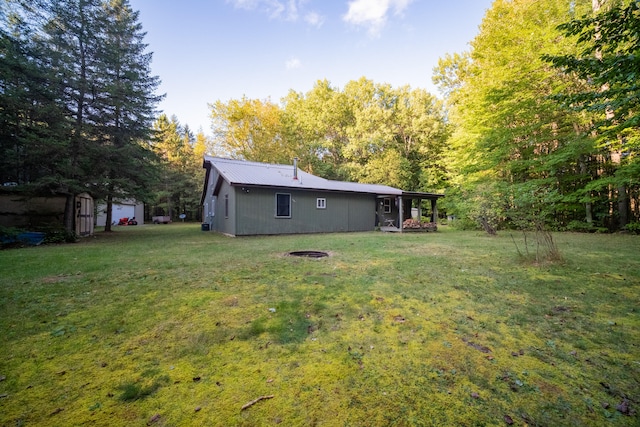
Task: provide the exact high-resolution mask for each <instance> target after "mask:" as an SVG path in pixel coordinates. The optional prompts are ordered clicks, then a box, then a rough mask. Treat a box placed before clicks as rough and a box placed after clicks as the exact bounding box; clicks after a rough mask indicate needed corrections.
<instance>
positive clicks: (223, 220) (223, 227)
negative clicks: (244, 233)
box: [213, 182, 236, 235]
mask: <svg viewBox="0 0 640 427" xmlns="http://www.w3.org/2000/svg"><path fill="white" fill-rule="evenodd" d="M225 196H228V197H229V212H228V213H229V214H228V215H225ZM235 200H236V189H235V188H234V187H232V186H230V185H229V184H228V183H227V182H223V183H222V186H221V187H220V192H219V193H218V197H217V200H216V207H215V212H216V215H215V217H214V220H213V230H215V231H219V232H220V233H225V234H231V235H235V234H236V232H235V230H236V203H235Z"/></svg>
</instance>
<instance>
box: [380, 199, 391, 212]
mask: <svg viewBox="0 0 640 427" xmlns="http://www.w3.org/2000/svg"><path fill="white" fill-rule="evenodd" d="M382 206H383V207H384V213H391V199H390V198H388V197H387V198H386V199H384V200H383V201H382Z"/></svg>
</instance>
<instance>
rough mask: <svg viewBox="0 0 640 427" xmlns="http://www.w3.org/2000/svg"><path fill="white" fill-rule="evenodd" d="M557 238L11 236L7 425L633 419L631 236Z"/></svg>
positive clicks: (4, 362)
mask: <svg viewBox="0 0 640 427" xmlns="http://www.w3.org/2000/svg"><path fill="white" fill-rule="evenodd" d="M554 238H555V240H556V242H557V244H558V248H559V250H560V252H561V255H562V257H563V262H562V263H555V264H547V265H535V264H533V263H531V262H527V261H525V260H522V259H521V258H519V257H518V255H517V250H516V248H515V245H514V243H513V241H512V240H511V237H510V236H509V235H508V234H507V233H503V234H501V235H499V236H497V237H489V236H485V235H483V234H480V233H475V232H457V231H452V230H447V228H446V227H442V231H440V232H438V233H426V234H410V233H406V234H385V233H375V232H372V233H353V234H327V235H300V236H273V237H255V238H227V237H223V236H219V235H216V234H213V233H204V232H201V231H200V226H199V224H197V225H194V224H173V225H164V226H163V225H156V226H152V225H148V226H143V227H127V228H124V227H123V228H119V229H118V230H117V231H116V232H114V233H110V234H104V233H98V235H97V236H96V237H92V238H87V239H83V240H82V241H81V242H80V243H77V244H68V245H60V246H42V247H35V248H24V249H12V250H4V251H0V271H1V275H0V331H2V335H1V337H0V349H1V350H2V351H1V353H0V354H1V355H2V357H0V377H2V378H3V379H2V381H0V396H2V397H1V398H0V425H2V426H14V425H38V426H47V425H50V426H61V425H80V424H91V425H105V426H118V425H122V426H129V425H145V424H147V423H149V424H150V425H158V426H177V425H185V426H197V425H202V426H211V425H220V426H223V425H224V426H228V425H240V426H255V425H278V424H280V425H300V426H307V425H323V426H364V425H366V426H377V425H380V426H394V425H395V426H408V425H415V426H420V425H461V426H465V425H468V426H483V425H487V426H489V425H506V422H505V416H508V417H510V418H511V419H513V421H514V425H525V424H528V425H540V426H565V425H566V426H602V425H611V426H633V425H639V424H640V415H639V414H638V412H639V410H640V348H639V347H638V346H639V345H640V317H639V316H640V313H639V310H640V260H639V258H638V255H639V254H640V238H639V237H637V236H629V235H591V234H569V233H567V234H557V235H554ZM516 240H517V242H518V244H520V245H522V243H523V242H522V241H521V240H518V238H517V237H516ZM521 248H522V246H521ZM294 250H320V251H328V252H329V253H330V256H329V257H328V258H322V259H305V258H296V257H289V256H285V254H286V253H287V252H289V251H294ZM274 310H275V311H274ZM260 396H273V398H271V399H264V400H260V401H258V402H257V403H255V404H254V405H253V406H251V407H249V408H248V409H246V410H241V408H242V406H243V405H244V404H246V403H248V402H250V401H252V400H254V399H256V398H258V397H260ZM623 402H627V403H626V405H627V406H628V408H629V410H628V411H625V410H624V408H623V407H621V409H622V412H621V411H620V410H617V409H616V408H617V407H618V405H620V404H621V403H623ZM623 406H624V405H623ZM623 412H627V413H623Z"/></svg>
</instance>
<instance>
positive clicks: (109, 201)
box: [104, 194, 113, 231]
mask: <svg viewBox="0 0 640 427" xmlns="http://www.w3.org/2000/svg"><path fill="white" fill-rule="evenodd" d="M112 211H113V196H111V194H109V195H108V196H107V222H106V223H105V224H104V231H111V223H112V222H113V212H112Z"/></svg>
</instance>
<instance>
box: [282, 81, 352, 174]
mask: <svg viewBox="0 0 640 427" xmlns="http://www.w3.org/2000/svg"><path fill="white" fill-rule="evenodd" d="M352 120H353V117H352V114H351V110H350V109H349V106H348V103H347V100H346V96H345V94H344V93H342V92H340V90H339V89H338V88H335V87H333V86H331V84H330V82H329V81H328V80H326V79H325V80H318V81H317V82H316V83H315V84H314V86H313V88H312V89H311V90H310V91H308V92H307V93H306V94H302V93H297V92H294V91H290V92H289V94H288V95H287V97H286V98H285V99H284V114H283V124H284V128H285V135H286V138H287V140H289V141H290V142H291V145H292V146H293V147H295V154H296V156H297V157H299V158H300V166H301V167H303V168H306V169H307V170H309V172H311V173H314V174H317V175H319V176H322V177H325V178H328V179H338V180H346V179H348V178H349V175H348V171H347V169H346V166H345V164H346V159H345V157H344V152H343V150H344V147H345V145H346V144H347V143H348V135H347V128H348V127H349V126H350V125H351V123H352Z"/></svg>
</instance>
